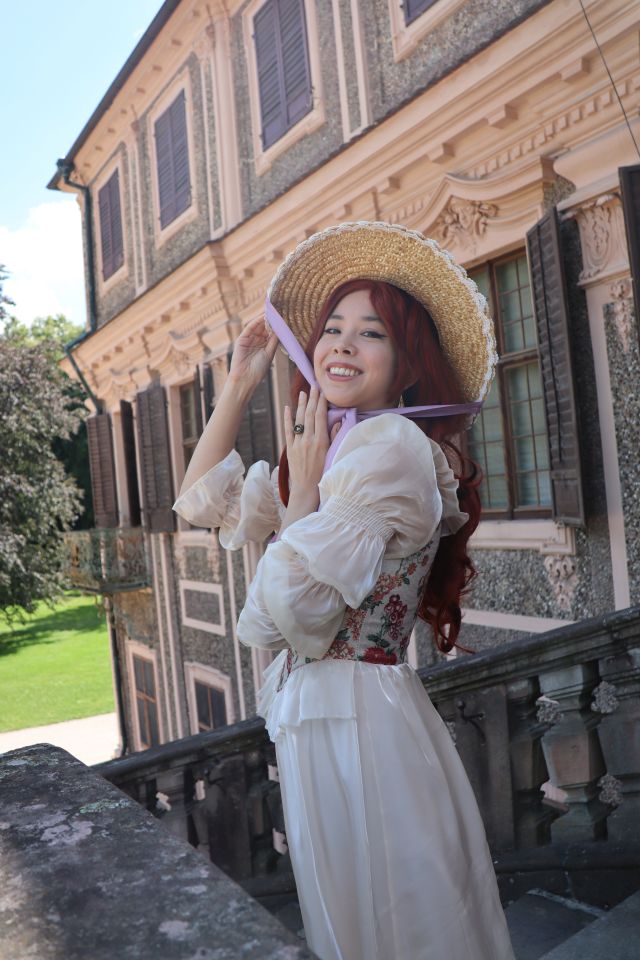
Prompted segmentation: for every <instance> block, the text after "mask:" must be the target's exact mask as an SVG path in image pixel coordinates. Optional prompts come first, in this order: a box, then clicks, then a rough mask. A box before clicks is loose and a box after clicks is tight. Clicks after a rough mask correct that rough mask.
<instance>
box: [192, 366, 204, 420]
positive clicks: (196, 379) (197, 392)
mask: <svg viewBox="0 0 640 960" xmlns="http://www.w3.org/2000/svg"><path fill="white" fill-rule="evenodd" d="M201 394H202V391H201V388H200V368H199V367H196V372H195V374H194V376H193V401H194V404H193V405H194V407H195V413H196V433H197V435H198V436H199V437H201V436H202V395H201Z"/></svg>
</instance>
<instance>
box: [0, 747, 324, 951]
mask: <svg viewBox="0 0 640 960" xmlns="http://www.w3.org/2000/svg"><path fill="white" fill-rule="evenodd" d="M0 791H1V797H2V799H1V801H0V865H1V875H2V883H1V884H0V957H3V958H7V960H23V958H27V957H37V958H38V960H61V958H64V960H88V958H91V960H113V958H115V957H117V958H118V960H157V958H162V960H196V958H197V960H236V958H238V957H243V958H246V960H312V958H313V956H314V955H313V954H312V953H311V952H310V951H309V950H307V949H306V947H305V945H304V942H303V941H302V940H301V939H300V938H299V937H298V936H297V935H296V934H295V933H292V932H291V931H289V930H287V928H286V927H284V926H283V925H282V924H281V923H280V922H279V921H278V920H277V919H276V918H275V917H274V916H272V915H271V914H270V913H268V912H267V911H266V910H264V909H263V908H262V907H261V906H260V905H259V904H258V903H256V901H255V900H254V899H252V898H251V897H250V896H248V895H247V894H246V893H245V891H244V890H242V889H241V887H239V886H238V885H237V884H236V883H234V882H233V880H230V879H229V877H227V876H225V874H224V873H223V872H222V871H221V870H220V869H219V868H218V867H217V866H215V865H214V864H213V863H211V862H209V861H208V860H207V859H205V858H204V857H202V856H200V855H199V854H198V853H197V852H196V851H195V850H193V849H192V848H191V847H189V845H188V844H186V843H183V842H182V841H181V840H179V839H178V838H177V837H175V836H173V835H172V834H171V832H170V831H168V830H164V829H163V828H162V826H161V825H160V824H159V823H158V822H157V821H155V820H154V819H153V817H151V816H149V814H148V813H147V812H146V811H145V810H143V809H142V807H141V806H140V804H138V803H135V802H134V801H132V800H131V799H129V798H128V797H126V796H124V794H123V793H122V792H121V791H119V790H117V789H115V788H114V787H113V786H112V785H111V784H109V783H107V782H106V780H105V779H104V778H103V777H100V776H98V775H97V774H96V773H95V772H94V771H93V770H91V769H90V768H88V767H85V766H84V764H82V763H80V762H79V761H78V760H76V759H75V758H73V757H71V756H70V755H69V754H68V753H66V752H65V751H64V750H60V749H59V748H57V747H52V746H50V745H48V744H39V745H38V746H35V747H26V748H23V749H22V750H14V751H12V752H10V753H5V754H3V755H1V756H0Z"/></svg>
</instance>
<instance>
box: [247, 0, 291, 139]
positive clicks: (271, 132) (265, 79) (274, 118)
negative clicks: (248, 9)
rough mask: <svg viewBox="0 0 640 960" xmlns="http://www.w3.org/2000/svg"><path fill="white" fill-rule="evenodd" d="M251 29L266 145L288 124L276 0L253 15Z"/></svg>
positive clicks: (266, 4) (268, 2) (280, 134)
mask: <svg viewBox="0 0 640 960" xmlns="http://www.w3.org/2000/svg"><path fill="white" fill-rule="evenodd" d="M253 33H254V38H255V49H256V64H257V70H258V89H259V91H260V114H261V120H262V144H263V147H264V148H265V149H266V148H267V147H269V146H271V144H272V143H274V142H275V141H276V140H277V139H278V138H279V137H281V136H282V134H283V133H284V132H285V130H286V128H287V118H286V106H285V93H284V74H283V66H282V53H281V49H280V47H281V44H280V36H279V28H278V10H277V4H276V0H267V3H265V5H264V6H263V7H262V8H261V9H260V10H259V11H258V13H257V14H256V15H255V17H254V18H253Z"/></svg>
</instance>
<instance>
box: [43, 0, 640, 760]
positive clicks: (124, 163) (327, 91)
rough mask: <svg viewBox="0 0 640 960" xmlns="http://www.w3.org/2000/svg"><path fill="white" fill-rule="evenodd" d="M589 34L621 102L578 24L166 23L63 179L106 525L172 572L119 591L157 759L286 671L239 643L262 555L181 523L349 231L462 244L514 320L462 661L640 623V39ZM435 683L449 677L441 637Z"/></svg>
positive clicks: (567, 11)
mask: <svg viewBox="0 0 640 960" xmlns="http://www.w3.org/2000/svg"><path fill="white" fill-rule="evenodd" d="M587 15H588V18H589V21H590V24H591V26H592V27H593V30H594V32H595V34H596V37H597V39H598V42H599V44H600V48H601V51H602V55H604V58H605V59H606V64H607V67H608V68H609V71H610V73H611V76H612V77H613V80H614V85H612V82H611V80H610V77H609V74H608V73H607V69H606V68H605V64H604V63H603V59H602V56H601V53H600V52H599V50H598V48H597V46H596V45H595V43H594V39H593V35H592V33H591V30H590V28H589V23H588V22H587V20H586V19H585V15H584V14H583V11H582V10H581V8H580V5H578V4H575V3H573V2H569V0H551V2H541V0H495V2H493V3H491V4H486V3H483V2H480V0H466V2H465V0H435V2H433V0H432V2H428V0H405V2H404V3H400V2H399V0H227V2H225V3H222V2H220V0H213V2H212V3H209V4H204V3H202V2H201V0H166V2H165V3H164V4H163V6H162V7H161V8H160V10H159V12H158V14H157V16H156V18H155V19H154V21H153V22H152V24H151V25H150V26H149V28H148V30H147V32H146V33H145V35H144V36H143V37H142V39H141V40H140V42H139V44H138V46H137V47H136V49H135V50H134V51H133V53H132V55H131V57H130V58H129V60H128V61H127V63H126V64H125V66H124V67H123V69H122V70H121V72H120V73H119V75H118V76H117V77H116V78H115V80H114V82H113V84H112V85H111V87H110V88H109V90H108V91H107V93H106V94H105V97H104V98H103V100H102V101H101V103H100V104H99V105H98V106H97V108H96V110H95V112H94V114H93V116H92V117H91V118H90V120H89V122H88V123H87V125H86V126H85V128H84V129H83V130H82V132H81V133H80V135H79V137H78V138H77V140H76V142H75V143H74V145H73V146H72V148H71V150H70V151H69V154H68V155H67V157H66V158H65V160H64V161H61V162H59V166H58V172H57V174H56V175H55V176H54V177H53V179H52V181H51V183H50V186H51V187H52V188H55V189H60V190H68V191H74V192H76V193H77V195H78V201H79V203H80V206H81V209H82V213H83V218H84V220H83V222H84V226H85V229H84V240H85V266H86V273H87V303H88V313H89V323H88V328H87V331H86V333H85V335H84V336H83V337H82V338H81V339H80V341H79V342H78V343H77V344H76V345H75V347H74V348H73V350H72V363H70V364H69V371H70V372H71V373H72V375H77V376H80V375H82V376H83V377H84V378H85V380H86V382H87V384H88V385H89V387H90V390H91V392H92V394H93V396H94V399H95V401H96V404H95V407H92V411H93V413H92V416H91V418H90V419H89V421H88V430H89V439H90V449H91V463H92V481H93V489H94V500H95V510H96V523H97V526H98V527H99V528H100V530H101V531H103V532H105V531H108V532H109V536H110V537H111V540H110V541H109V542H110V543H112V544H113V550H114V555H116V556H117V557H119V558H120V561H122V563H124V565H125V566H126V565H127V563H132V564H133V567H135V562H133V561H131V556H132V555H133V554H132V553H131V551H130V550H129V547H130V546H131V545H132V544H133V547H132V548H131V549H132V550H133V551H134V552H135V550H136V549H137V550H138V551H142V552H143V553H144V557H145V563H144V564H143V565H144V566H145V569H146V571H147V575H146V576H139V577H138V579H136V576H137V574H133V575H131V576H130V577H129V578H128V582H127V589H126V590H123V589H121V588H120V587H121V586H122V584H120V586H118V584H115V585H114V584H113V583H111V585H109V583H108V582H107V585H106V586H104V585H103V586H104V592H105V593H106V594H107V596H108V600H109V602H108V607H109V610H110V620H111V625H112V639H113V654H114V671H115V677H116V686H117V688H118V690H119V691H120V704H119V710H120V712H121V716H122V721H123V729H124V731H125V737H126V740H127V744H128V747H129V748H130V749H144V748H145V747H148V746H151V745H154V744H156V743H161V742H165V741H168V740H172V739H176V738H180V737H183V736H187V735H188V734H190V733H195V732H198V731H199V730H206V729H211V728H213V727H215V726H219V725H221V724H224V723H231V722H234V721H237V720H240V719H244V718H245V717H248V716H251V715H252V714H253V713H254V711H255V690H256V688H257V687H258V686H259V685H260V677H261V672H262V669H263V668H264V666H265V665H266V663H267V662H268V655H267V654H266V653H265V652H262V651H258V650H250V649H247V648H244V647H241V645H239V643H238V640H237V637H236V633H235V623H236V620H237V616H238V613H239V611H240V610H241V608H242V604H243V600H244V594H245V589H246V584H247V583H248V582H249V581H250V578H251V577H252V575H253V572H254V571H255V567H256V564H257V562H258V560H259V557H260V554H261V547H260V546H259V545H251V546H249V547H246V548H245V549H244V550H242V551H238V552H235V553H228V552H226V551H224V550H223V549H221V548H220V546H219V543H218V540H217V536H216V534H215V533H212V532H211V531H208V530H203V529H195V528H192V527H190V526H189V525H188V524H187V523H186V522H184V521H183V520H181V519H180V518H177V517H176V516H175V515H174V514H173V512H172V510H171V505H172V503H173V501H174V499H175V495H176V493H177V491H178V489H179V487H180V484H181V481H182V477H183V476H184V472H185V469H186V465H187V463H188V461H189V457H190V456H191V453H192V451H193V448H194V446H195V444H196V442H197V439H198V436H199V435H200V433H201V431H202V426H203V423H204V422H206V418H207V416H208V415H209V414H210V412H211V410H212V409H213V406H214V405H215V398H216V396H217V395H219V392H220V390H221V388H222V385H223V383H224V379H225V376H226V371H227V369H228V356H229V352H230V350H231V347H232V344H233V341H234V339H235V337H236V336H237V334H238V332H239V331H240V330H241V329H242V327H243V325H244V324H245V323H247V322H248V321H250V320H251V319H253V318H254V317H256V316H258V315H259V314H260V312H261V309H262V303H263V299H264V295H265V292H266V289H267V286H268V284H269V281H270V279H271V276H272V275H273V273H274V271H275V269H276V267H277V266H278V264H279V263H280V262H281V260H282V259H283V257H284V256H285V255H286V254H287V253H288V252H289V251H290V250H291V249H292V248H293V247H294V246H295V245H296V244H297V243H298V242H299V241H300V240H302V239H304V238H305V237H308V236H310V235H311V234H313V233H314V232H316V231H317V230H319V229H322V228H324V227H327V226H330V225H332V224H334V223H337V222H340V221H343V220H374V219H375V220H385V221H388V222H390V223H400V224H404V225H406V226H408V227H410V228H412V229H417V230H420V231H421V232H423V233H424V234H426V235H427V236H432V237H434V238H435V239H437V240H438V241H439V242H441V243H442V244H443V245H444V246H445V247H447V248H448V249H449V250H450V251H451V252H452V254H453V255H454V257H455V258H456V260H457V261H458V262H459V263H461V264H462V265H463V266H465V268H466V269H467V270H468V272H469V274H470V275H471V276H472V277H473V278H474V279H475V280H476V282H477V283H478V285H479V287H480V288H481V289H482V291H483V292H484V293H485V294H486V295H487V297H488V299H489V302H490V304H491V308H492V311H493V315H494V317H495V321H496V331H497V339H498V352H499V354H500V361H499V365H498V371H497V376H496V379H495V382H494V385H493V387H492V390H491V393H490V395H489V397H488V399H487V402H486V404H485V407H484V410H483V413H482V415H481V416H480V417H479V418H478V420H477V421H476V423H475V425H474V427H473V429H472V431H471V432H470V433H469V435H468V436H467V438H466V439H465V442H466V444H467V448H468V451H469V452H470V453H471V454H472V455H473V456H474V457H475V458H476V459H477V460H478V461H479V462H480V464H481V465H482V467H483V470H484V475H485V479H484V482H483V487H482V500H483V508H484V514H483V520H482V521H481V523H480V526H479V528H478V530H477V532H476V533H475V534H474V537H473V539H472V541H471V543H472V546H473V557H474V561H475V563H476V566H477V568H478V571H479V576H478V577H477V579H476V581H475V583H474V586H473V589H472V590H471V591H470V593H469V595H468V596H467V598H466V601H465V615H464V622H463V629H462V632H461V638H460V639H461V642H462V643H463V644H464V645H466V646H471V647H472V648H474V649H477V650H480V649H483V648H485V647H487V646H493V645H496V644H500V643H504V642H506V641H508V640H512V639H514V638H517V637H520V636H523V635H524V634H526V633H531V632H544V631H546V630H548V629H550V628H553V627H555V626H560V625H562V624H565V623H571V622H574V621H577V620H582V619H585V618H588V617H592V616H596V615H598V614H601V613H603V612H604V611H608V610H614V609H622V608H625V607H628V606H630V605H631V604H632V603H638V602H639V600H640V555H639V552H638V547H637V542H638V538H637V533H638V528H639V527H640V482H639V480H638V476H637V473H636V469H635V461H636V456H637V450H638V448H639V447H640V409H639V406H640V404H639V399H638V382H639V380H638V374H639V357H638V345H639V340H638V328H637V322H636V308H635V306H634V296H633V294H634V287H633V283H634V275H636V276H637V270H638V220H639V217H640V214H639V209H640V188H639V186H638V183H639V175H638V164H639V163H640V153H639V152H638V148H637V145H636V144H637V143H638V142H640V120H639V119H638V109H639V105H640V65H639V61H638V42H639V37H640V9H639V8H638V5H637V3H635V2H633V0H593V2H592V3H590V4H589V5H588V7H587ZM634 138H635V140H634ZM636 282H637V280H636ZM289 378H290V370H289V365H288V361H287V359H286V357H285V356H284V355H283V354H282V353H281V352H279V353H278V356H277V358H276V361H275V363H274V365H273V369H272V371H271V375H270V377H269V379H268V381H265V382H264V383H263V385H262V387H261V389H260V390H259V391H258V392H257V393H256V395H255V396H254V398H253V401H252V403H251V406H250V408H249V410H248V411H247V414H246V417H245V421H244V423H243V427H242V430H241V433H240V436H239V438H238V450H239V452H240V454H241V456H242V457H243V460H244V462H245V465H246V466H248V465H249V464H250V462H252V461H253V460H256V459H265V460H268V461H269V462H270V464H271V465H272V466H273V465H275V463H276V462H277V459H278V457H279V453H280V451H281V449H282V447H283V430H282V416H281V414H282V407H283V404H284V403H285V402H286V400H287V395H288V389H289ZM106 542H107V541H106V540H105V539H104V538H103V539H102V540H101V541H100V543H102V544H103V547H102V548H101V549H104V543H106ZM128 545H129V546H128ZM128 551H129V552H128ZM76 559H77V558H76ZM136 569H137V568H136ZM138 573H139V570H138ZM125 579H126V577H125ZM106 580H107V581H108V580H109V578H108V577H107V578H106ZM411 657H412V662H413V663H414V665H416V666H422V665H425V664H428V663H431V662H433V660H434V658H435V657H436V654H435V653H434V645H433V642H432V641H431V639H430V637H429V635H428V633H427V631H426V630H425V629H424V628H422V627H420V628H418V629H417V630H416V632H415V636H414V640H413V642H412V647H411Z"/></svg>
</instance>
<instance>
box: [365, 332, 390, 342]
mask: <svg viewBox="0 0 640 960" xmlns="http://www.w3.org/2000/svg"><path fill="white" fill-rule="evenodd" d="M362 336H363V337H373V338H374V339H375V340H385V339H386V337H385V335H384V333H379V332H378V331H377V330H363V331H362Z"/></svg>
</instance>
